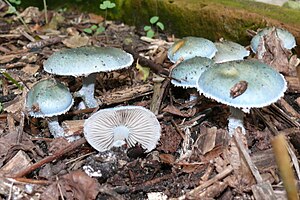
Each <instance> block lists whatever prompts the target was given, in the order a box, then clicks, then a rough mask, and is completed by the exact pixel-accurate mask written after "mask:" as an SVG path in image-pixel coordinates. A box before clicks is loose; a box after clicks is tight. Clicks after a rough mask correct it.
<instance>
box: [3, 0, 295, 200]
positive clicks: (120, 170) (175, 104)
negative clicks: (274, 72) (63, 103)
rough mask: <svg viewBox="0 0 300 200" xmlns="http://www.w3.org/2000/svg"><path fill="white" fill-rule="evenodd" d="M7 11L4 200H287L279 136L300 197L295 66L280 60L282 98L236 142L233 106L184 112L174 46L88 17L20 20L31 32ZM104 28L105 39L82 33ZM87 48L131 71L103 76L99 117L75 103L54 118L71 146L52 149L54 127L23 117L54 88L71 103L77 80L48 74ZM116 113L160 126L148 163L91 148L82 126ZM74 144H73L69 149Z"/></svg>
mask: <svg viewBox="0 0 300 200" xmlns="http://www.w3.org/2000/svg"><path fill="white" fill-rule="evenodd" d="M0 9H1V12H0V13H1V16H0V27H1V28H0V41H1V43H0V44H1V45H0V68H1V75H0V77H1V88H0V93H1V96H0V102H1V106H2V107H3V108H2V109H1V113H0V198H3V199H29V198H32V199H99V200H100V199H101V200H102V199H118V200H120V199H150V200H152V199H268V198H269V199H275V198H276V199H286V192H285V187H284V185H283V184H282V178H281V175H280V174H279V170H278V169H279V168H280V165H277V163H276V160H275V156H274V153H273V150H272V141H277V140H278V138H279V137H278V135H284V136H285V137H284V138H285V139H286V144H285V145H286V146H287V147H288V149H289V154H287V156H286V158H287V162H288V163H286V161H285V163H283V165H284V166H287V167H288V169H285V170H293V171H294V174H295V179H296V180H297V182H298V188H299V178H300V174H299V152H300V145H299V144H300V138H299V132H300V130H299V127H300V125H299V116H300V114H299V110H300V100H299V97H300V95H299V93H298V92H299V91H300V85H299V82H298V78H297V72H296V66H297V65H298V63H297V62H296V61H295V59H296V58H295V56H294V57H293V59H294V60H293V59H291V54H286V52H284V55H286V56H289V63H288V64H289V66H291V67H290V68H289V69H285V70H284V71H285V78H286V79H287V80H288V90H287V92H286V93H285V96H284V97H283V98H282V99H281V100H279V101H278V102H277V103H275V104H272V105H270V106H268V107H264V108H260V109H252V110H251V112H250V113H248V114H246V115H245V119H244V120H245V121H244V124H245V128H246V132H247V134H246V135H243V134H241V133H240V131H239V129H237V130H236V133H235V134H234V136H233V137H230V136H229V135H228V131H227V118H228V116H229V114H230V113H229V108H228V106H226V105H223V104H220V103H217V102H215V101H213V100H211V99H207V98H205V97H203V96H199V97H198V99H197V100H194V101H189V100H188V99H189V94H190V92H191V91H190V90H186V89H183V88H179V87H174V86H172V84H171V83H170V80H171V77H169V70H170V69H172V67H174V66H173V64H172V63H170V61H169V60H168V58H167V50H168V48H169V47H170V45H171V44H172V43H173V42H174V37H173V36H171V35H165V34H163V33H156V35H155V38H154V39H149V38H146V37H145V33H144V32H143V31H138V30H137V29H136V28H135V27H131V26H128V25H126V24H123V23H121V22H116V21H105V19H104V18H103V16H98V15H94V14H88V13H75V12H66V11H48V15H47V19H48V23H46V19H45V15H44V13H43V12H41V11H38V9H36V8H33V7H31V8H28V9H26V10H24V11H22V12H21V16H22V18H23V20H24V21H25V23H26V25H27V28H26V27H25V26H24V24H22V23H21V22H20V20H18V18H17V17H16V15H12V14H5V13H6V11H7V9H8V7H7V5H6V4H1V5H0ZM98 24H102V25H103V26H104V27H105V31H104V32H102V33H99V34H97V33H95V31H92V33H87V32H85V31H84V30H85V29H86V28H90V27H91V26H92V25H98ZM271 39H272V38H271ZM271 39H270V38H269V40H270V41H271V42H272V40H271ZM272 43H273V42H272ZM87 45H92V46H103V47H106V46H110V47H117V48H122V49H124V50H126V51H128V52H130V53H131V54H133V55H134V58H135V62H134V64H133V65H132V66H131V67H130V68H128V69H125V70H119V71H113V72H107V73H99V74H98V75H97V81H96V90H95V97H96V98H97V99H98V100H99V102H101V105H100V106H99V107H98V108H87V109H82V110H78V106H79V103H80V101H81V100H80V99H79V98H76V99H75V103H74V106H73V107H72V108H71V110H70V111H68V112H67V113H65V114H63V115H61V116H59V122H60V123H61V124H62V126H63V128H64V130H65V132H66V135H67V136H66V138H53V137H52V136H51V134H50V132H49V130H48V128H47V119H41V118H32V117H30V116H29V115H28V108H26V106H25V97H26V94H27V92H28V90H29V89H30V88H31V87H32V86H33V85H34V84H35V83H37V82H38V81H40V80H43V79H46V78H55V79H56V80H59V81H60V82H62V83H63V84H65V85H66V86H68V87H69V89H70V92H71V93H74V92H75V91H77V90H79V89H80V87H81V83H82V78H81V77H63V76H55V75H51V74H48V73H46V72H45V71H44V70H43V62H44V61H45V60H47V58H48V57H49V56H51V55H52V54H53V53H54V52H57V51H60V50H62V49H66V48H76V47H80V46H87ZM277 48H278V46H277ZM276 53H277V54H276V55H277V56H283V53H281V54H280V52H276ZM249 57H254V55H251V56H249ZM296 57H297V56H296ZM281 58H282V57H281ZM266 60H270V57H268V58H266ZM292 61H294V62H292ZM137 63H139V64H140V65H138V64H137ZM295 63H296V64H295ZM58 64H59V63H58ZM284 64H285V65H284V66H286V63H284ZM276 67H279V70H280V69H281V67H283V66H282V65H280V64H277V65H276ZM149 69H150V71H149V74H148V73H147V70H149ZM121 105H139V106H143V107H145V108H148V109H150V110H151V111H152V112H153V113H155V114H156V116H157V118H158V120H159V122H160V124H161V127H162V133H161V138H160V141H159V144H158V145H157V147H156V149H154V150H153V151H151V152H150V153H145V151H144V150H143V149H142V147H141V146H140V145H138V144H137V145H136V146H134V147H131V148H128V147H127V146H126V145H125V146H122V147H120V148H113V149H111V150H108V151H106V152H101V153H99V152H97V151H96V150H94V149H93V148H92V147H91V146H90V145H89V144H88V143H87V142H86V140H85V139H84V137H83V123H84V120H85V119H87V118H88V117H89V116H90V115H91V114H92V113H94V112H96V111H97V110H99V109H104V108H111V107H116V106H121ZM75 136H76V137H77V140H76V141H73V142H70V140H68V139H70V138H71V137H73V138H74V137H75ZM78 138H79V139H78ZM273 143H275V142H273ZM275 152H276V151H275ZM285 152H287V151H285V148H283V149H282V151H281V153H282V154H283V153H285ZM278 160H280V159H277V161H278ZM290 162H291V163H292V165H290ZM278 163H280V162H279V161H278ZM278 166H279V167H278ZM289 166H293V168H290V167H289ZM280 169H282V168H280ZM283 176H284V175H283ZM292 178H293V177H292ZM284 183H285V182H284ZM263 191H264V192H263Z"/></svg>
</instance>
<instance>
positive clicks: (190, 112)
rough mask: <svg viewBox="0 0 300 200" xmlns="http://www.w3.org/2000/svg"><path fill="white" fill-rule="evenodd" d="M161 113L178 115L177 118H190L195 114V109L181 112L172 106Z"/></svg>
mask: <svg viewBox="0 0 300 200" xmlns="http://www.w3.org/2000/svg"><path fill="white" fill-rule="evenodd" d="M162 111H163V112H168V113H171V114H173V115H178V116H181V117H192V116H194V115H195V114H196V109H195V108H191V109H188V110H187V111H181V110H179V109H178V108H176V107H175V106H172V105H168V106H167V107H165V108H164V109H163V110H162Z"/></svg>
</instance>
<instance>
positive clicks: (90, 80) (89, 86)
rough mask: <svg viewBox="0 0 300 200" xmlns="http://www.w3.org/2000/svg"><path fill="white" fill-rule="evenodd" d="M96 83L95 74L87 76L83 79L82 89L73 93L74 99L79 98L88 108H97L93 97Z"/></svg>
mask: <svg viewBox="0 0 300 200" xmlns="http://www.w3.org/2000/svg"><path fill="white" fill-rule="evenodd" d="M95 82H96V73H92V74H89V75H88V76H87V77H83V80H82V88H81V89H80V90H79V91H77V92H75V93H74V96H75V97H81V98H82V100H83V101H84V103H85V105H86V106H87V107H88V108H95V107H97V106H98V103H97V100H96V99H95V97H94V90H95Z"/></svg>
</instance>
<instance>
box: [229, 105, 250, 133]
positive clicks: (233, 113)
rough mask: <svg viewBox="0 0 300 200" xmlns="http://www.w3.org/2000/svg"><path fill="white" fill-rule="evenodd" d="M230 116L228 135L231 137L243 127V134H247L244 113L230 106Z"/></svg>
mask: <svg viewBox="0 0 300 200" xmlns="http://www.w3.org/2000/svg"><path fill="white" fill-rule="evenodd" d="M229 109H230V116H229V117H228V133H229V135H230V136H232V135H233V134H234V131H235V129H236V128H237V127H241V129H242V133H243V134H246V130H245V127H244V112H243V111H242V110H241V109H239V108H235V107H232V106H230V107H229Z"/></svg>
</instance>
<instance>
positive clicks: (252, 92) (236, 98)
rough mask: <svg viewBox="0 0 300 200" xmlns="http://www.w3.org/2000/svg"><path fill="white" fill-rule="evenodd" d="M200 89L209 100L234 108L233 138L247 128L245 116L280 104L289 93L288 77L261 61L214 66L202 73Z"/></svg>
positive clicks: (231, 62) (198, 83)
mask: <svg viewBox="0 0 300 200" xmlns="http://www.w3.org/2000/svg"><path fill="white" fill-rule="evenodd" d="M197 88H198V90H199V91H201V92H202V94H203V95H204V96H206V97H208V98H212V99H214V100H216V101H218V102H220V103H223V104H225V105H228V106H230V111H231V116H230V117H229V119H228V121H229V124H228V129H229V134H230V135H232V134H233V133H234V130H235V128H237V127H238V126H240V127H241V128H242V130H243V132H244V133H245V129H244V126H243V117H244V113H243V111H244V112H249V109H250V108H260V107H264V106H268V105H270V104H272V103H274V102H276V101H277V100H278V99H279V98H281V97H282V96H283V95H284V92H285V90H286V89H287V86H286V81H285V79H284V77H283V76H282V75H281V74H280V73H278V72H277V71H276V70H274V69H273V68H272V67H270V66H269V65H267V64H264V63H261V62H259V61H257V60H244V61H230V62H225V63H220V64H214V65H213V66H212V67H210V68H208V69H207V70H206V71H204V72H203V73H202V75H201V76H200V78H199V79H198V82H197Z"/></svg>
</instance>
